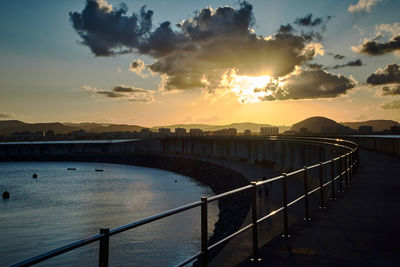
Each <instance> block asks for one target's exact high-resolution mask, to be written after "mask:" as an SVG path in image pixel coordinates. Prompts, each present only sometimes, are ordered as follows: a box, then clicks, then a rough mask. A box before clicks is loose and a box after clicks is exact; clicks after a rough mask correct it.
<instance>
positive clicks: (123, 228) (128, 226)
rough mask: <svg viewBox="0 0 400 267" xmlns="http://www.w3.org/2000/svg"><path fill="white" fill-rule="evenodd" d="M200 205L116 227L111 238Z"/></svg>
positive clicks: (182, 207)
mask: <svg viewBox="0 0 400 267" xmlns="http://www.w3.org/2000/svg"><path fill="white" fill-rule="evenodd" d="M200 205H201V201H197V202H193V203H190V204H187V205H184V206H181V207H179V208H176V209H172V210H168V211H164V212H162V213H159V214H157V215H154V216H150V217H147V218H144V219H142V220H139V221H135V222H133V223H128V224H125V225H122V226H118V227H115V228H113V229H111V230H110V236H112V235H116V234H118V233H121V232H124V231H127V230H129V229H132V228H135V227H138V226H140V225H143V224H146V223H150V222H153V221H156V220H159V219H162V218H165V217H168V216H171V215H174V214H176V213H179V212H182V211H185V210H188V209H192V208H195V207H199V206H200Z"/></svg>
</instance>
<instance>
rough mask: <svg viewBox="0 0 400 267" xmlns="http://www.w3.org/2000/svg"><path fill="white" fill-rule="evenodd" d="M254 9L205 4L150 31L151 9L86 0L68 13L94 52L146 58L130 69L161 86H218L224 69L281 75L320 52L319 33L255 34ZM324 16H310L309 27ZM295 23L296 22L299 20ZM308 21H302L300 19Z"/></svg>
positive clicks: (286, 29)
mask: <svg viewBox="0 0 400 267" xmlns="http://www.w3.org/2000/svg"><path fill="white" fill-rule="evenodd" d="M252 9H253V7H252V5H251V4H249V3H247V2H240V6H239V8H237V9H236V8H233V7H228V6H226V7H219V8H216V9H212V8H211V7H208V8H204V9H202V10H200V11H198V12H197V13H196V14H195V15H194V16H193V17H192V18H189V19H185V20H183V21H181V22H180V23H178V24H177V27H176V28H173V24H172V23H171V22H169V21H165V22H163V23H161V24H160V25H159V26H158V27H156V28H155V29H154V30H153V29H152V14H153V12H152V11H151V10H148V11H147V10H146V9H145V7H142V9H141V10H140V12H139V14H136V13H133V14H132V15H131V16H128V15H126V14H127V8H126V6H125V5H122V6H121V7H120V8H118V9H113V8H112V6H111V5H108V4H106V2H105V1H104V0H102V1H100V0H87V2H86V6H85V8H84V9H83V11H82V12H81V13H79V12H73V13H70V18H71V21H72V25H73V27H74V29H75V30H76V31H77V33H78V34H79V36H80V37H81V38H82V44H83V45H86V46H88V47H89V48H90V49H91V51H92V52H93V53H94V54H95V55H97V56H111V55H114V54H118V53H125V52H133V53H138V54H142V55H147V56H151V57H153V58H154V59H155V61H154V62H153V63H151V64H148V65H147V66H146V65H145V64H144V63H143V62H142V61H140V60H136V61H134V62H132V64H131V66H130V70H131V71H133V72H136V73H138V74H139V75H140V74H142V71H143V70H144V69H145V68H147V69H148V70H149V71H150V72H151V73H154V74H159V75H160V76H161V77H162V83H161V84H162V87H163V89H166V90H174V89H190V88H205V89H207V90H210V91H212V90H213V89H215V88H216V87H218V86H219V85H220V83H221V81H222V77H223V75H224V74H225V73H226V72H227V71H231V70H235V71H236V73H237V74H239V75H250V76H255V75H270V76H273V77H280V76H285V75H287V74H289V73H291V72H292V71H293V70H294V69H295V67H296V66H301V65H304V64H306V63H307V62H308V61H310V60H311V59H313V58H314V57H315V56H316V55H317V54H321V53H322V52H321V51H323V49H322V46H321V45H317V44H315V43H313V42H314V41H315V40H320V39H321V38H322V37H321V35H320V33H318V32H315V31H312V32H308V33H307V32H305V33H304V32H302V33H301V34H294V33H293V30H292V29H291V26H290V25H289V24H288V25H286V26H283V27H281V30H280V31H278V32H277V33H276V34H274V35H272V36H266V37H263V36H259V35H256V34H255V33H254V30H252V29H251V28H252V26H253V25H254V23H255V20H254V16H253V10H252ZM324 21H325V20H323V19H320V18H315V19H312V18H311V17H310V25H311V26H317V25H322V24H323V22H324ZM299 23H300V22H299ZM302 23H303V24H304V23H305V24H307V22H306V21H304V22H302Z"/></svg>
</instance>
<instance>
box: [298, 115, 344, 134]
mask: <svg viewBox="0 0 400 267" xmlns="http://www.w3.org/2000/svg"><path fill="white" fill-rule="evenodd" d="M303 127H304V128H307V131H308V132H311V133H321V129H322V128H323V127H325V128H328V127H331V129H333V130H336V129H343V128H345V126H344V125H342V124H340V123H337V122H336V121H334V120H331V119H328V118H325V117H311V118H308V119H305V120H302V121H300V122H298V123H295V124H293V125H292V130H293V131H296V132H300V128H303Z"/></svg>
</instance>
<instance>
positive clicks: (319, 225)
mask: <svg viewBox="0 0 400 267" xmlns="http://www.w3.org/2000/svg"><path fill="white" fill-rule="evenodd" d="M360 162H361V164H360V166H359V169H358V172H357V173H356V175H355V179H354V182H353V183H352V184H351V185H350V186H349V187H348V188H346V189H345V192H342V193H337V195H336V196H337V199H336V200H335V201H332V200H329V201H328V202H327V203H326V204H327V208H326V209H324V210H322V209H318V208H315V205H314V206H310V208H311V213H310V215H311V219H312V220H311V221H309V222H306V221H304V220H301V219H297V221H295V222H294V223H291V225H290V226H289V233H290V234H291V238H289V239H284V238H282V237H280V235H278V236H275V237H274V238H273V239H272V240H271V241H270V242H268V243H266V244H265V245H260V249H259V253H260V257H261V262H259V263H254V262H252V261H251V260H250V258H251V255H250V253H251V250H250V251H246V252H245V253H247V254H248V255H249V256H248V257H247V258H246V259H244V260H242V261H241V262H240V263H238V264H234V265H236V266H400V158H395V157H391V156H387V155H385V154H383V153H378V152H372V151H367V150H360ZM300 205H302V204H300ZM289 215H290V209H289ZM277 216H278V217H281V214H279V215H277ZM274 217H275V216H274ZM259 235H260V236H263V235H268V233H265V232H263V229H260V231H259ZM250 237H251V235H247V238H250ZM243 241H244V242H245V240H243ZM247 242H248V243H251V240H247ZM238 253H239V254H240V253H243V251H242V252H240V251H238ZM225 256H227V257H229V255H226V254H225ZM232 257H233V258H234V257H235V255H232ZM228 262H230V259H229V258H226V263H228ZM218 263H219V265H220V266H222V265H225V266H232V264H231V263H229V264H223V260H221V259H219V261H218Z"/></svg>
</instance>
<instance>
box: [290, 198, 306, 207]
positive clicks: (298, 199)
mask: <svg viewBox="0 0 400 267" xmlns="http://www.w3.org/2000/svg"><path fill="white" fill-rule="evenodd" d="M304 197H305V195H301V196H300V197H298V198H296V199H295V200H293V201H292V202H289V203H288V204H287V206H288V207H290V206H292V205H293V204H295V203H296V202H298V201H300V200H302V199H303V198H304Z"/></svg>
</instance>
